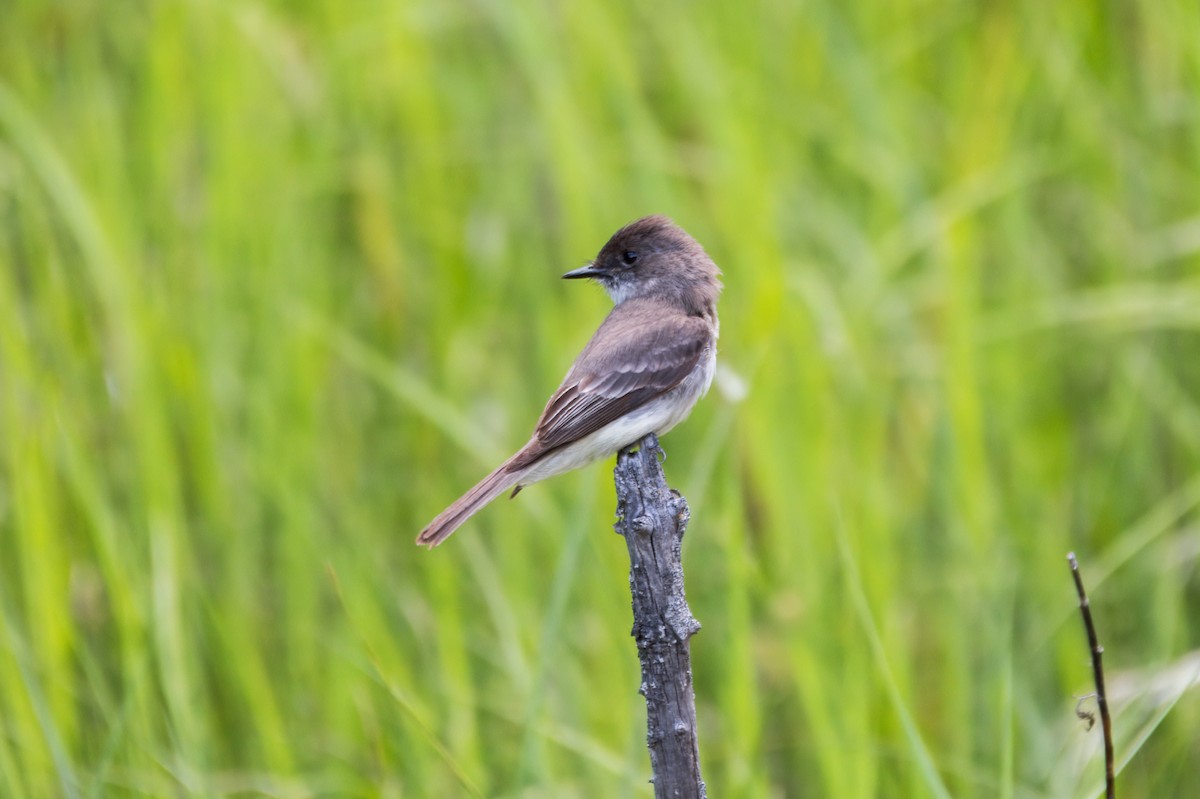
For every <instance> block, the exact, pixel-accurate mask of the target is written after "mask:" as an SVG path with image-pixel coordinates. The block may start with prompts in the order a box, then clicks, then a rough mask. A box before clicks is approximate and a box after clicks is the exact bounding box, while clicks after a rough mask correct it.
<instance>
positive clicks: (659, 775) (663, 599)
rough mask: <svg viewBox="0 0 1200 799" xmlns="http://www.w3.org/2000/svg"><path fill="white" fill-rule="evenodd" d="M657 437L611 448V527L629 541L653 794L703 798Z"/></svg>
mask: <svg viewBox="0 0 1200 799" xmlns="http://www.w3.org/2000/svg"><path fill="white" fill-rule="evenodd" d="M661 452H662V449H661V448H660V447H659V445H658V437H657V436H655V435H654V434H650V435H648V436H646V437H645V438H643V439H642V440H641V442H639V444H638V445H637V449H636V450H634V451H626V452H622V453H620V454H619V455H618V456H617V466H616V468H615V469H614V470H613V477H614V479H615V481H616V485H617V516H618V517H619V520H618V521H617V523H616V525H615V527H616V530H617V532H618V533H620V534H621V535H622V536H623V537H624V538H625V544H626V546H627V547H628V549H629V589H630V591H631V593H632V594H633V637H634V639H635V640H636V641H637V648H638V658H639V659H640V660H641V663H642V686H641V694H642V695H643V696H644V697H646V745H647V747H648V748H649V749H650V766H651V768H652V769H653V771H654V780H653V781H654V796H655V797H656V799H667V798H668V797H670V799H704V797H705V795H706V794H705V790H704V780H702V779H701V778H700V747H699V743H698V741H697V734H696V698H695V694H694V692H693V690H692V665H691V656H690V654H689V645H688V642H689V640H690V639H691V637H692V636H693V635H694V634H695V633H696V632H697V631H698V630H699V629H700V623H699V622H698V621H696V619H695V618H694V617H693V616H692V611H691V609H690V608H688V605H687V598H686V597H685V596H684V593H683V562H682V560H681V557H680V544H681V543H682V541H683V533H684V530H685V529H686V528H687V523H688V506H687V501H686V500H684V498H683V497H682V496H680V495H679V493H678V492H676V491H674V490H672V489H671V488H669V487H668V486H667V482H666V480H665V479H664V478H663V472H662V467H661V466H660V465H659V461H658V456H659V454H660V453H661Z"/></svg>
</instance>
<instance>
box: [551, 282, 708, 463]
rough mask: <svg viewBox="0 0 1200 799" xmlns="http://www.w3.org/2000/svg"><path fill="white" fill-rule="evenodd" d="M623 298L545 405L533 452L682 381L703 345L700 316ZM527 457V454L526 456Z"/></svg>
mask: <svg viewBox="0 0 1200 799" xmlns="http://www.w3.org/2000/svg"><path fill="white" fill-rule="evenodd" d="M672 311H673V309H663V308H661V307H654V306H648V305H642V304H640V303H637V302H627V303H624V304H623V305H620V306H618V307H617V308H615V309H613V312H612V313H611V314H609V316H608V318H607V319H605V321H604V324H602V325H601V326H600V329H599V330H597V331H596V335H595V336H593V337H592V340H591V341H590V342H589V343H588V345H587V347H585V348H584V351H583V352H582V353H581V354H580V356H579V359H578V360H576V362H575V364H574V365H573V366H572V367H571V370H570V371H569V372H568V373H567V376H566V378H565V379H564V380H563V383H562V385H561V386H559V389H558V391H556V392H555V393H554V396H553V397H551V398H550V401H549V402H548V403H547V404H546V409H545V410H544V411H543V412H542V417H541V419H540V420H539V421H538V425H537V430H536V432H535V433H534V440H535V441H537V442H538V444H540V447H538V453H537V454H538V455H540V454H542V453H544V452H546V451H548V450H551V449H555V448H557V447H562V446H565V445H567V444H570V443H571V442H573V441H578V440H579V439H581V438H583V437H584V436H587V435H590V434H591V433H594V432H596V431H597V430H599V429H601V428H602V427H604V426H605V425H607V424H609V423H611V422H613V421H615V420H617V419H619V418H620V417H622V416H624V415H625V414H627V413H630V412H631V411H634V410H636V409H637V408H640V407H641V406H643V405H645V404H646V403H648V402H650V401H651V400H653V399H655V398H656V397H659V396H661V395H663V394H665V393H666V392H668V391H670V390H671V389H673V388H675V387H676V386H678V385H679V384H680V383H681V382H683V380H684V378H686V377H687V376H688V375H689V374H691V372H692V370H693V369H695V368H696V364H698V363H699V362H700V359H701V357H702V356H703V355H704V354H705V352H706V350H708V348H710V347H712V346H713V331H712V328H711V326H710V325H709V324H708V322H706V321H705V320H704V319H701V318H698V317H691V316H685V315H684V314H682V313H680V312H679V311H674V312H672ZM531 454H532V453H531Z"/></svg>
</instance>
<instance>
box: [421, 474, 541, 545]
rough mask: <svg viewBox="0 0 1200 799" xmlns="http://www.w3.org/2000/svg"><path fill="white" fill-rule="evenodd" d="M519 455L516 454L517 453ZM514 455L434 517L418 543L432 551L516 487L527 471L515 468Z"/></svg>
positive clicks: (422, 532)
mask: <svg viewBox="0 0 1200 799" xmlns="http://www.w3.org/2000/svg"><path fill="white" fill-rule="evenodd" d="M518 454H519V453H518ZM516 459H517V456H516V455H514V456H513V457H511V458H509V459H508V460H506V461H505V462H504V463H502V464H500V466H498V467H497V468H496V471H494V472H492V473H491V474H489V475H488V476H487V477H485V478H483V479H482V480H480V481H479V483H478V484H476V486H475V487H474V488H472V489H471V490H470V491H468V492H467V493H465V494H463V495H462V496H461V497H459V498H458V499H456V500H454V502H453V503H451V504H450V507H448V508H446V509H445V510H444V511H442V512H441V513H439V514H438V515H437V518H435V519H434V520H433V521H431V522H430V523H429V524H428V525H426V527H425V529H424V530H422V531H421V534H420V535H418V536H417V544H419V545H423V546H427V547H429V548H430V549H433V548H434V547H436V546H437V545H438V544H440V543H442V542H443V541H445V540H446V539H447V538H449V537H450V534H451V533H453V532H454V531H455V530H457V529H458V528H459V527H460V526H461V525H462V523H463V522H465V521H466V520H467V519H469V518H471V517H472V516H474V515H475V514H476V513H478V512H479V511H480V510H482V509H483V507H484V506H485V505H487V504H488V503H489V502H491V501H492V500H493V499H495V498H496V497H498V496H500V495H501V494H503V493H504V492H505V491H507V490H508V489H510V488H512V487H513V486H515V485H516V484H517V483H518V482H520V480H521V478H522V477H524V475H525V472H526V471H528V470H527V469H524V468H521V467H519V466H518V467H516V468H512V467H513V466H514V463H513V461H515V460H516Z"/></svg>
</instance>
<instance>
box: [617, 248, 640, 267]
mask: <svg viewBox="0 0 1200 799" xmlns="http://www.w3.org/2000/svg"><path fill="white" fill-rule="evenodd" d="M637 259H638V254H637V253H636V252H634V251H633V250H626V251H625V252H623V253H621V260H622V261H624V262H625V265H626V266H633V265H634V264H636V263H637Z"/></svg>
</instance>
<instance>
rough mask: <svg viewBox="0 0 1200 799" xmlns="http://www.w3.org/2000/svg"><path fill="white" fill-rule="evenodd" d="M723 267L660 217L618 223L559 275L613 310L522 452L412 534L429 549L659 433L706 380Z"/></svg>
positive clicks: (686, 408)
mask: <svg viewBox="0 0 1200 799" xmlns="http://www.w3.org/2000/svg"><path fill="white" fill-rule="evenodd" d="M719 274H720V270H719V269H717V265H716V264H715V263H713V261H712V259H711V258H709V257H708V253H706V252H705V251H704V248H703V247H701V246H700V245H699V244H698V243H697V242H696V240H695V239H693V238H692V237H691V236H689V235H688V234H687V233H685V232H684V231H683V230H682V229H681V228H680V227H678V226H677V225H676V224H675V223H674V222H672V221H671V220H670V219H667V218H666V217H665V216H648V217H646V218H645V219H639V220H638V221H636V222H632V223H630V224H628V225H626V226H625V227H623V228H621V229H620V230H618V231H617V232H616V233H615V234H614V235H613V237H612V238H611V239H609V240H608V243H607V244H605V245H604V247H603V249H601V250H600V254H599V255H597V256H596V259H595V260H594V261H592V262H591V263H590V264H587V265H586V266H582V267H580V268H579V269H576V270H574V271H571V272H567V273H566V274H565V275H563V277H564V278H568V279H575V278H584V277H590V278H592V279H593V280H595V281H596V282H598V283H599V284H600V285H602V286H604V288H605V290H607V291H608V294H609V296H610V297H612V299H613V302H614V303H615V304H616V307H615V308H613V309H612V311H611V312H610V313H609V314H608V316H607V317H606V318H605V319H604V322H602V323H601V325H600V329H599V330H597V331H596V334H595V335H594V336H592V340H591V341H589V342H588V344H587V346H586V347H584V348H583V352H581V353H580V354H579V357H578V358H576V359H575V363H574V364H572V365H571V369H570V371H568V372H567V376H566V377H565V378H564V379H563V382H562V385H561V386H559V387H558V391H555V392H554V396H552V397H551V398H550V402H548V403H547V404H546V409H545V410H544V411H542V418H541V419H539V420H538V423H537V428H536V429H535V430H534V433H533V438H531V439H530V440H529V443H528V444H526V445H525V446H524V447H522V448H521V451H520V452H518V453H517V454H516V455H513V456H512V457H511V458H509V459H508V460H506V461H505V462H504V463H502V464H500V466H499V467H498V468H497V469H496V470H495V471H494V472H492V473H491V474H489V475H488V476H487V477H485V478H483V479H482V480H480V481H479V484H478V485H476V486H475V487H474V488H472V489H471V490H470V491H468V492H467V493H466V494H463V495H462V496H461V497H459V498H458V499H457V500H455V502H454V503H453V504H452V505H451V506H450V507H448V508H446V509H445V510H444V511H442V512H441V513H440V514H438V516H437V518H436V519H434V520H433V521H432V522H430V523H429V526H428V527H426V528H425V529H424V530H422V531H421V534H420V535H419V536H417V543H418V544H425V545H428V546H429V547H435V546H437V545H438V544H440V543H441V542H442V541H444V540H445V539H446V538H447V537H448V536H449V535H450V534H451V533H453V532H454V531H455V530H457V529H458V527H459V525H461V524H462V523H463V522H465V521H466V520H467V519H469V518H470V517H471V516H472V515H474V514H475V513H476V512H477V511H478V510H480V509H481V508H483V506H484V505H487V504H488V503H489V502H491V501H492V500H493V499H495V498H496V497H498V496H500V494H502V493H504V492H505V491H507V490H508V489H510V488H511V489H513V492H512V496H516V495H517V492H518V491H520V490H521V489H522V488H524V487H525V486H527V485H529V484H530V483H536V482H537V481H539V480H545V479H546V478H547V477H553V476H555V475H557V474H562V473H563V472H568V471H570V470H572V469H577V468H579V467H580V466H585V465H587V464H589V463H591V462H592V461H596V460H599V459H600V458H604V457H607V456H609V455H611V454H612V453H614V452H617V451H618V450H621V449H624V448H625V447H628V446H631V445H633V444H635V443H637V442H638V441H640V440H641V439H642V437H643V436H645V435H647V434H649V433H658V434H660V435H661V434H663V433H665V432H667V431H668V430H670V429H671V428H672V427H674V426H675V425H677V424H678V423H679V422H681V421H683V419H684V418H685V417H687V415H688V414H689V413H690V412H691V410H692V407H693V406H694V405H695V404H696V401H697V400H698V399H700V397H702V396H704V394H705V392H707V391H708V387H709V385H710V384H711V383H712V379H713V371H714V370H715V368H716V363H717V331H718V324H717V295H719V294H720V293H721V282H720V281H719V280H718V279H717V275H719Z"/></svg>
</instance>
